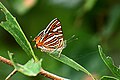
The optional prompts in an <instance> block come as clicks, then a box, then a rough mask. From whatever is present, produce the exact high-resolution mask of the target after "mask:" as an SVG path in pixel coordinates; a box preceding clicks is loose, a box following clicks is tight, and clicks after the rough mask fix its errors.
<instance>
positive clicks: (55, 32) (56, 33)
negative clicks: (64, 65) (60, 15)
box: [43, 18, 63, 52]
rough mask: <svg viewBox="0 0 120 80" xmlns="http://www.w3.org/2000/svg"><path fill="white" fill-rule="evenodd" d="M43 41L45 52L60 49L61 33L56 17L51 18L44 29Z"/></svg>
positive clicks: (61, 45) (61, 44) (61, 43)
mask: <svg viewBox="0 0 120 80" xmlns="http://www.w3.org/2000/svg"><path fill="white" fill-rule="evenodd" d="M43 43H44V47H45V48H46V50H45V51H46V52H54V51H55V50H57V51H62V49H63V33H62V28H61V24H60V21H59V20H58V19H57V18H55V19H53V20H52V21H51V22H50V23H49V25H48V26H47V28H46V29H45V37H44V38H43Z"/></svg>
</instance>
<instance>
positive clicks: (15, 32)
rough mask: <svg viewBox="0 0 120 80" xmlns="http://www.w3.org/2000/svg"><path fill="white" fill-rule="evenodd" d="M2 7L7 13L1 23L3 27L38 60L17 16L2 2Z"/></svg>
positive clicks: (0, 4)
mask: <svg viewBox="0 0 120 80" xmlns="http://www.w3.org/2000/svg"><path fill="white" fill-rule="evenodd" d="M0 8H1V10H2V11H3V13H4V14H5V18H6V21H2V22H1V23H0V25H1V27H3V28H4V29H5V30H6V31H8V32H9V33H10V34H11V35H12V36H13V37H14V39H15V40H16V42H17V43H18V44H19V45H20V46H21V47H22V49H23V50H24V51H25V52H26V53H27V54H28V55H30V56H31V55H32V56H33V57H34V59H35V60H36V61H37V58H36V57H35V55H34V52H33V49H32V47H31V45H30V43H29V41H28V40H27V38H26V36H25V34H24V33H23V31H22V29H21V27H20V26H19V24H18V22H17V20H16V19H15V17H13V16H12V14H11V13H10V12H9V11H8V10H7V9H6V8H5V7H4V5H3V4H2V3H1V2H0Z"/></svg>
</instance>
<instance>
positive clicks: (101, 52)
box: [98, 45, 120, 79]
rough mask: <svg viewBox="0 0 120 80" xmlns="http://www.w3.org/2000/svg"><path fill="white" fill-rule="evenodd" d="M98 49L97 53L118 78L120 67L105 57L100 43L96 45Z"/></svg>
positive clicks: (119, 76) (119, 77)
mask: <svg viewBox="0 0 120 80" xmlns="http://www.w3.org/2000/svg"><path fill="white" fill-rule="evenodd" d="M98 50H99V54H100V56H101V58H102V60H103V61H104V63H105V64H106V65H107V67H108V68H109V69H110V71H111V72H112V73H113V75H114V76H115V77H117V78H118V79H120V69H119V68H118V67H116V66H115V65H114V63H113V60H112V58H111V57H109V56H108V57H106V55H105V54H104V53H103V50H102V47H101V46H100V45H98Z"/></svg>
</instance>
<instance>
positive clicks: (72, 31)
mask: <svg viewBox="0 0 120 80" xmlns="http://www.w3.org/2000/svg"><path fill="white" fill-rule="evenodd" d="M19 1H20V0H1V2H2V3H3V4H4V5H5V6H6V7H7V8H8V9H9V11H10V12H11V13H12V14H13V15H14V16H15V17H16V19H17V21H18V22H19V24H20V26H21V28H22V30H23V31H24V33H25V34H26V36H27V38H28V39H29V41H30V42H31V44H32V45H33V46H34V44H35V43H34V42H32V39H33V38H34V37H35V36H36V35H37V34H38V33H39V32H40V31H41V30H43V29H44V28H45V27H46V26H47V25H48V23H49V22H50V21H51V20H52V19H54V18H55V17H57V18H58V19H60V21H61V24H62V29H63V33H64V39H66V40H67V39H69V38H70V37H71V36H72V35H76V38H78V40H71V41H70V42H69V43H68V44H67V47H66V48H65V49H64V50H63V52H62V54H65V55H67V56H69V57H70V58H72V59H73V60H75V61H76V62H78V63H79V64H81V65H82V66H84V67H85V68H86V69H87V70H88V71H90V72H91V73H93V75H95V76H96V77H97V78H100V77H101V76H103V75H110V73H109V70H108V68H107V67H106V66H105V64H104V63H103V61H102V59H101V58H100V56H99V53H98V49H97V45H98V44H101V45H102V46H103V49H105V51H106V53H109V54H108V55H110V56H111V57H112V58H113V60H114V62H115V64H116V65H119V64H120V62H119V60H120V27H119V26H120V1H119V0H73V1H70V0H38V1H37V0H35V1H36V2H35V3H34V4H33V5H32V6H29V7H28V6H27V9H23V8H26V7H24V6H26V4H24V6H23V4H22V1H23V3H24V2H25V1H28V0H21V4H20V3H19ZM30 1H32V0H30ZM28 2H29V1H28ZM33 2H34V0H33ZM16 4H17V5H16ZM18 6H19V7H18ZM21 9H22V11H23V12H20V11H19V10H21ZM2 16H3V13H2V12H0V21H1V20H4V16H3V17H2ZM8 50H9V51H10V52H13V53H15V58H16V59H17V62H19V63H21V64H24V63H26V62H27V61H28V60H29V57H28V56H27V55H26V54H25V52H24V51H23V50H22V49H21V48H20V47H19V45H18V44H17V43H16V41H15V40H14V38H13V37H12V36H11V35H10V34H9V33H8V32H6V31H5V30H4V29H3V28H1V27H0V55H1V56H3V57H6V58H8V55H7V51H8ZM34 51H35V53H36V55H37V56H38V57H39V58H43V65H42V66H43V67H44V69H45V70H47V71H50V72H52V73H55V74H57V75H60V76H63V77H66V78H70V79H71V80H90V79H89V78H88V76H87V75H85V74H84V73H82V72H81V73H80V72H77V71H75V70H74V69H72V68H70V67H68V66H66V65H64V64H62V63H60V62H58V61H56V60H54V59H52V58H51V57H49V56H48V55H46V53H42V52H41V51H40V50H39V49H34ZM12 69H13V68H11V67H10V66H8V65H6V64H4V63H0V76H2V77H0V80H3V79H5V77H6V76H7V75H8V74H9V73H10V72H11V71H12ZM16 79H21V80H38V79H39V80H49V79H47V78H45V77H43V76H41V75H38V76H37V77H27V76H24V75H23V74H21V73H17V74H16V75H14V76H13V77H12V80H16Z"/></svg>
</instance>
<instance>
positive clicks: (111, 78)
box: [100, 76, 119, 80]
mask: <svg viewBox="0 0 120 80" xmlns="http://www.w3.org/2000/svg"><path fill="white" fill-rule="evenodd" d="M100 80H119V79H117V78H115V77H111V76H103V77H102V78H101V79H100Z"/></svg>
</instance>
